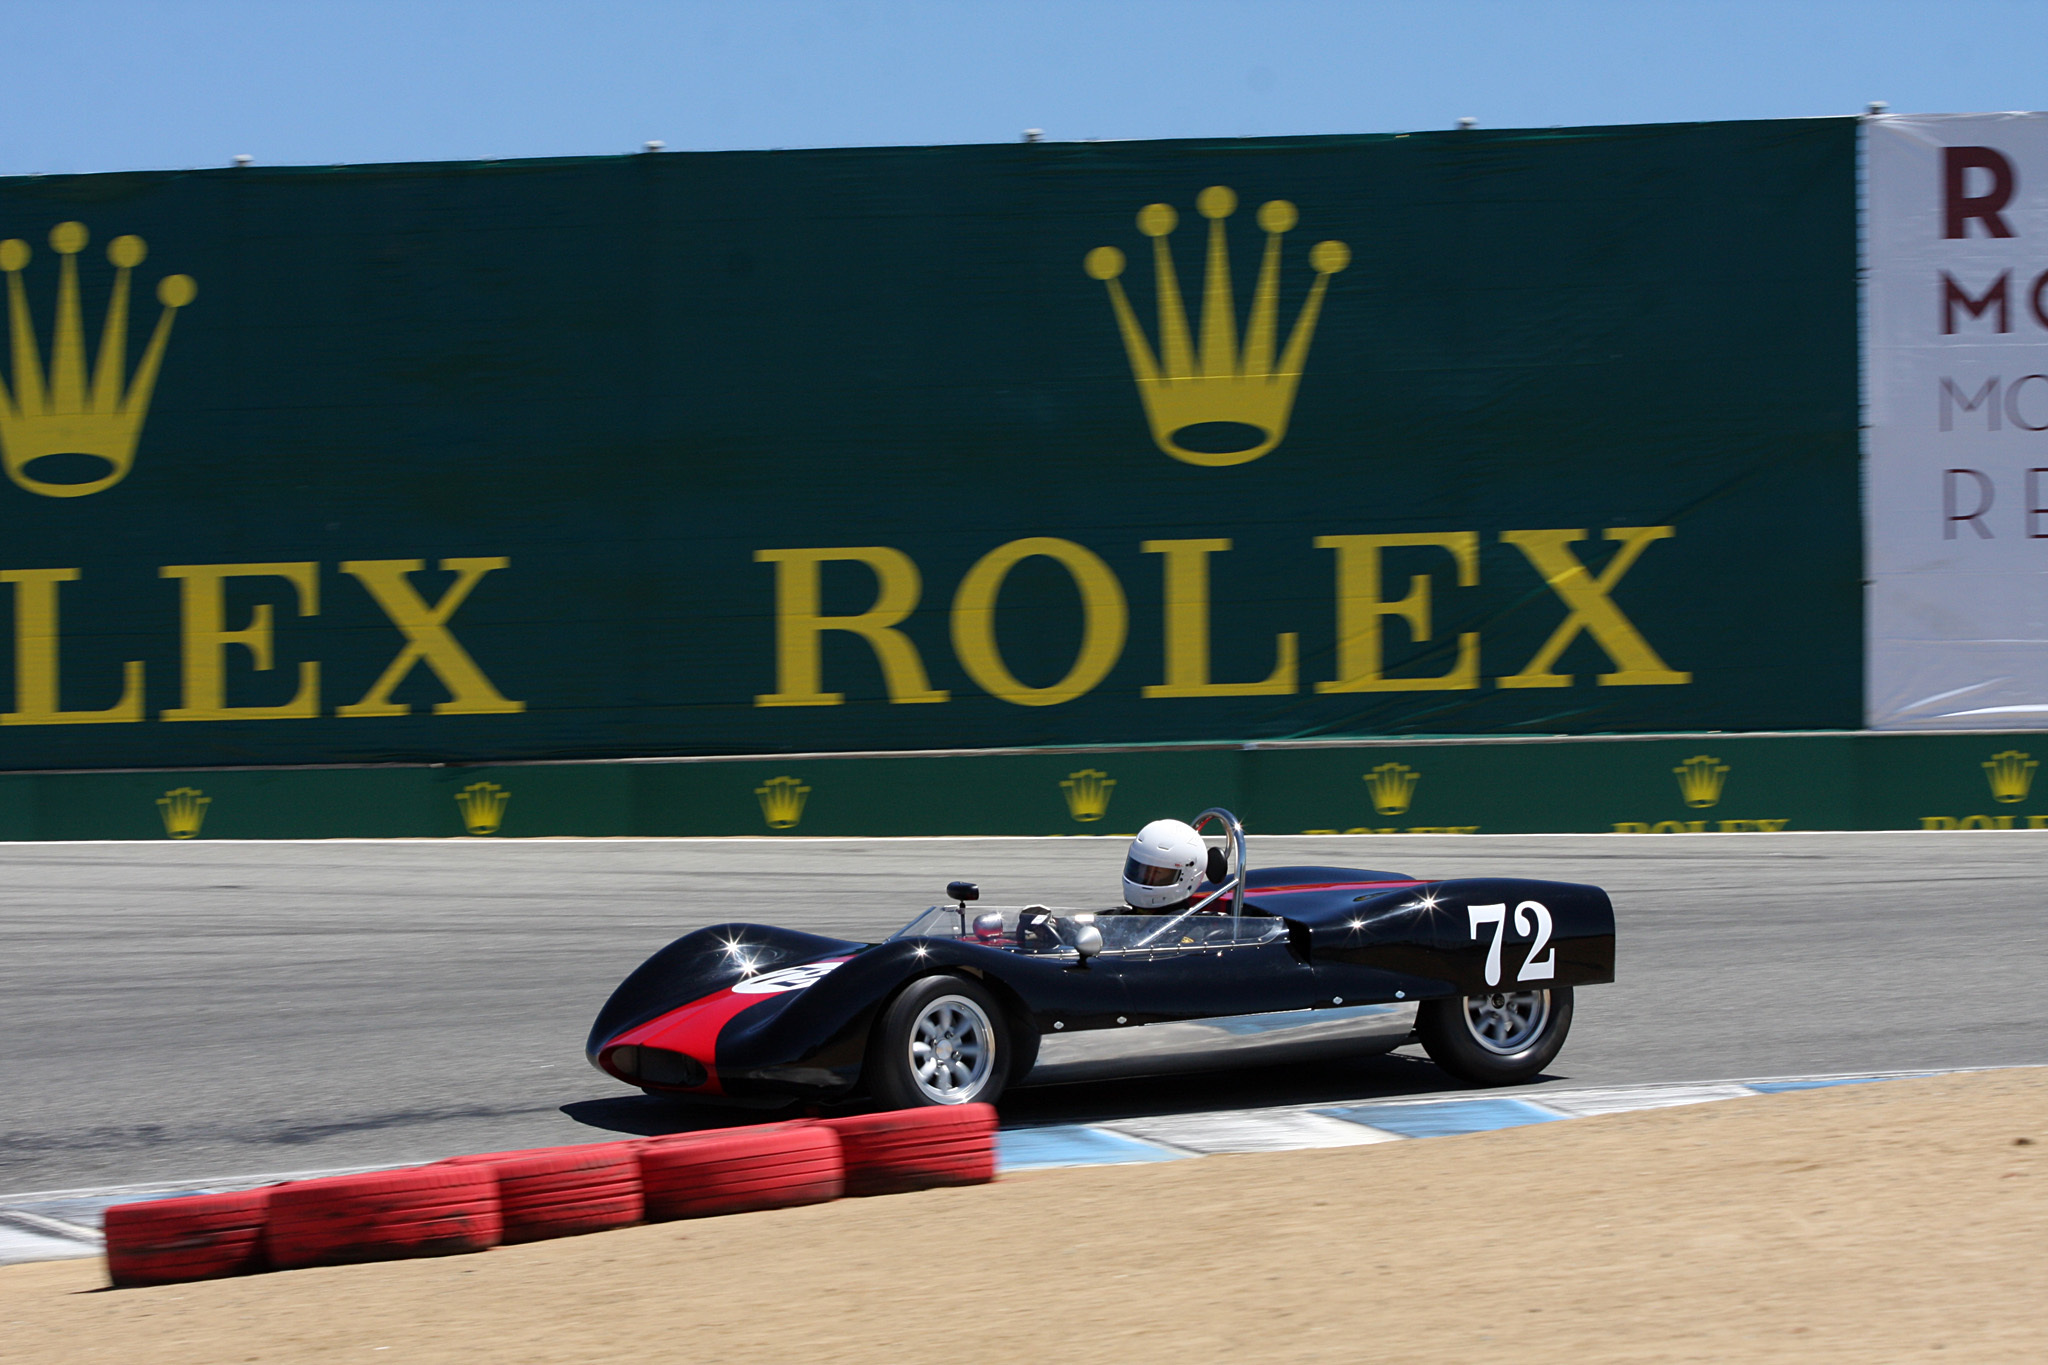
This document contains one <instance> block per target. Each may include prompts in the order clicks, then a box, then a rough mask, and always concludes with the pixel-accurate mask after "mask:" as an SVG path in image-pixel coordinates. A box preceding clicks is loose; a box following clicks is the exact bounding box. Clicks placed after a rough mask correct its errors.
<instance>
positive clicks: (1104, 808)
mask: <svg viewBox="0 0 2048 1365" xmlns="http://www.w3.org/2000/svg"><path fill="white" fill-rule="evenodd" d="M1115 790H1116V779H1115V778H1113V777H1111V776H1110V775H1109V774H1108V773H1105V772H1101V771H1099V770H1097V769H1095V768H1083V769H1081V771H1080V772H1077V773H1068V774H1067V780H1066V781H1064V782H1062V783H1060V794H1061V795H1062V796H1064V797H1066V798H1067V814H1069V815H1071V816H1073V817H1074V818H1075V819H1076V820H1079V821H1080V822H1081V823H1083V824H1086V823H1088V822H1089V821H1091V820H1100V819H1101V818H1102V817H1103V816H1104V815H1107V814H1108V813H1109V797H1110V793H1112V792H1114V791H1115Z"/></svg>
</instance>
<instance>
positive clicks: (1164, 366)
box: [1084, 185, 1351, 465]
mask: <svg viewBox="0 0 2048 1365" xmlns="http://www.w3.org/2000/svg"><path fill="white" fill-rule="evenodd" d="M1195 209H1196V211H1197V212H1199V213H1200V214H1201V215H1202V216H1203V217H1204V218H1207V219H1208V220H1209V243H1208V256H1207V260H1206V263H1205V265H1204V267H1203V271H1202V335H1201V340H1200V346H1199V349H1197V346H1196V344H1195V341H1194V339H1193V338H1191V337H1190V335H1189V333H1188V317H1187V310H1186V309H1185V308H1184V307H1183V306H1182V304H1181V294H1180V277H1179V275H1178V274H1177V273H1176V272H1175V270H1174V266H1173V251H1172V248H1171V247H1169V246H1168V245H1167V241H1166V239H1167V237H1168V236H1169V235H1170V234H1171V233H1172V232H1173V229H1174V226H1175V224H1176V223H1178V221H1179V215H1178V214H1176V213H1175V212H1174V210H1173V206H1172V205H1170V204H1148V205H1146V206H1145V207H1144V208H1143V209H1141V210H1139V212H1138V231H1139V232H1142V233H1143V234H1145V236H1147V237H1150V238H1151V239H1152V273H1153V278H1154V289H1155V290H1156V292H1157V294H1158V297H1159V352H1158V354H1157V355H1154V353H1153V351H1152V346H1151V344H1150V343H1149V342H1148V341H1147V340H1146V338H1145V329H1144V328H1142V327H1140V326H1139V325H1138V317H1137V314H1136V313H1134V312H1132V311H1131V301H1130V299H1129V298H1128V297H1126V296H1125V294H1124V287H1123V282H1122V280H1121V279H1120V278H1119V277H1120V276H1121V275H1122V274H1123V273H1124V253H1123V252H1121V251H1119V250H1117V248H1115V247H1113V246H1099V247H1096V248H1095V250H1093V251H1091V252H1089V253H1088V257H1087V260H1086V261H1085V263H1084V264H1085V266H1086V268H1087V271H1088V273H1089V274H1090V275H1091V276H1093V277H1094V278H1096V279H1098V280H1101V281H1103V282H1104V283H1105V284H1107V285H1108V286H1109V306H1110V308H1111V309H1112V310H1113V311H1114V312H1115V314H1116V325H1117V330H1118V331H1120V332H1121V333H1122V334H1123V340H1124V354H1125V355H1126V356H1127V357H1128V358H1129V360H1130V364H1131V377H1132V378H1133V379H1135V380H1136V381H1137V384H1138V396H1139V397H1140V398H1141V399H1143V400H1144V404H1145V417H1146V420H1147V421H1148V422H1150V423H1151V426H1152V439H1153V440H1154V441H1156V442H1157V443H1158V445H1159V448H1160V449H1161V450H1163V451H1165V452H1166V453H1167V454H1169V455H1171V456H1173V457H1174V458H1175V459H1176V460H1185V461H1186V462H1187V463H1189V464H1198V465H1232V464H1245V463H1247V462H1248V461H1251V460H1256V459H1258V458H1259V457H1260V456H1261V455H1264V454H1265V453H1266V452H1267V451H1269V450H1271V449H1272V448H1273V447H1275V446H1277V445H1279V444H1280V442H1281V440H1282V439H1283V438H1284V437H1285V436H1286V435H1287V418H1288V415H1289V414H1290V413H1291V412H1292V411H1293V409H1294V389H1295V385H1296V384H1298V383H1299V382H1300V380H1301V371H1302V367H1303V365H1305V364H1306V363H1307V361H1308V347H1309V342H1310V340H1311V339H1313V338H1314V336H1315V331H1316V319H1317V317H1318V316H1320V315H1321V313H1322V309H1323V295H1324V294H1325V293H1326V292H1327V291H1328V289H1329V285H1330V276H1332V275H1334V274H1336V273H1337V272H1338V271H1340V270H1342V269H1343V268H1344V267H1345V266H1347V265H1349V264H1351V248H1349V247H1347V246H1345V245H1344V243H1342V242H1318V243H1317V244H1316V245H1315V246H1314V247H1313V248H1311V249H1310V251H1309V253H1308V262H1309V264H1310V265H1311V266H1312V267H1314V269H1315V272H1316V282H1315V283H1314V284H1313V285H1311V286H1310V287H1309V291H1308V300H1307V301H1306V302H1305V303H1303V304H1302V306H1301V312H1300V314H1299V315H1298V316H1297V317H1296V318H1295V320H1294V331H1293V332H1292V333H1291V334H1290V335H1289V336H1288V338H1287V344H1286V346H1285V347H1284V348H1283V349H1282V350H1281V351H1280V352H1279V354H1278V356H1277V357H1276V356H1275V354H1274V347H1275V345H1276V344H1277V342H1278V337H1279V321H1280V239H1281V238H1282V237H1284V236H1285V235H1286V234H1287V233H1288V232H1289V231H1290V230H1291V229H1292V228H1293V227H1294V225H1295V223H1296V221H1297V220H1298V219H1299V216H1300V215H1299V214H1298V213H1297V212H1296V210H1295V207H1294V205H1292V204H1290V203H1288V202H1287V201H1286V200H1284V199H1275V200H1272V201H1270V202H1268V203H1266V204H1263V205H1261V206H1260V208H1259V214H1258V221H1259V226H1260V227H1261V228H1262V229H1264V230H1265V233H1266V251H1265V256H1264V259H1263V260H1262V261H1261V262H1260V265H1259V280H1258V284H1257V286H1256V288H1255V289H1254V291H1253V294H1252V310H1251V317H1250V319H1249V320H1248V321H1247V323H1246V326H1245V333H1244V344H1243V346H1242V347H1240V346H1239V345H1238V339H1237V309H1236V307H1235V305H1234V304H1233V303H1232V300H1231V290H1230V251H1229V244H1228V242H1227V240H1226V237H1225V233H1224V227H1223V220H1224V219H1226V218H1228V217H1230V215H1231V214H1233V213H1235V212H1236V211H1237V193H1236V191H1234V190H1231V189H1228V188H1226V187H1225V186H1222V185H1211V186H1210V187H1209V188H1208V189H1206V190H1203V191H1202V192H1201V193H1200V194H1199V195H1197V196H1195ZM1209 423H1229V424H1233V425H1235V426H1237V427H1243V428H1252V429H1254V430H1255V432H1256V439H1252V440H1250V443H1249V444H1247V445H1244V446H1242V447H1241V448H1238V449H1234V450H1226V451H1221V452H1218V451H1203V450H1191V449H1189V448H1188V447H1187V446H1186V445H1184V444H1182V443H1181V441H1180V440H1179V439H1178V438H1180V437H1183V436H1187V435H1188V434H1189V429H1190V428H1192V427H1200V426H1204V425H1207V424H1209ZM1190 439H1193V438H1192V437H1190ZM1248 439H1249V438H1248ZM1201 444H1205V445H1206V444H1210V442H1208V441H1203V442H1201ZM1217 444H1225V442H1217Z"/></svg>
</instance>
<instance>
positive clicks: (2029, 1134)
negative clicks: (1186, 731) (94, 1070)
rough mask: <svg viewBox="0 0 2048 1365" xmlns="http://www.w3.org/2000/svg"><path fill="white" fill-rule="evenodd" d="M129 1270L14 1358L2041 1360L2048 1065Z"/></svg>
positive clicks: (55, 1270) (96, 1279) (6, 1350)
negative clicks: (233, 1273) (427, 1246)
mask: <svg viewBox="0 0 2048 1365" xmlns="http://www.w3.org/2000/svg"><path fill="white" fill-rule="evenodd" d="M100 1284H101V1271H100V1269H99V1266H98V1264H97V1263H96V1262H92V1261H86V1262H61V1263H55V1264H46V1265H31V1266H19V1267H13V1268H10V1269H5V1270H0V1358H4V1359H6V1360H8V1361H64V1362H80V1361H120V1362H134V1361H145V1362H150V1365H178V1362H186V1361H191V1362H204V1363H205V1365H217V1363H218V1362H237V1361H322V1362H325V1361H362V1362H372V1363H373V1365H374V1363H376V1362H398V1361H506V1362H515V1361H516V1362H535V1363H539V1362H557V1361H607V1362H610V1361H619V1360H632V1359H641V1358H645V1359H650V1360H663V1361H690V1362H712V1361H749V1362H752V1361H761V1362H782V1361H804V1362H811V1361H855V1362H874V1363H875V1365H884V1363H887V1365H898V1363H899V1362H900V1363H905V1365H907V1363H911V1362H923V1361H934V1362H937V1361H945V1362H985V1361H1043V1362H1046V1365H1081V1362H1093V1361H1105V1362H1119V1363H1120V1365H1121V1363H1124V1362H1151V1361H1160V1362H1171V1363H1172V1365H1191V1363H1192V1362H1201V1361H1212V1360H1215V1361H1221V1360H1229V1361H1233V1362H1236V1361H1267V1360H1273V1361H1297V1360H1300V1361H1312V1360H1321V1361H1343V1362H1354V1361H1374V1362H1381V1361H1416V1362H1423V1361H1427V1362H1441V1361H1447V1360H1452V1359H1457V1358H1462V1359H1468V1360H1485V1359H1500V1360H1512V1361H1515V1362H1517V1365H1528V1363H1530V1362H1545V1361H1559V1362H1564V1361H1571V1362H1587V1361H1607V1360H1628V1361H1665V1360H1672V1361H1678V1360H1716V1361H1732V1360H1739V1361H1756V1360H1772V1359H1780V1358H1796V1359H1819V1360H1837V1359H1838V1360H1843V1361H1850V1360H1854V1361H1859V1362H1863V1361H1878V1360H1882V1361H1907V1360H1944V1361H1966V1360H1967V1361H1971V1362H1983V1361H2003V1360H2020V1359H2033V1358H2035V1357H2037V1356H2038V1354H2039V1353H2040V1352H2041V1350H2042V1349H2043V1346H2044V1344H2048V1070H2044V1071H2006V1072H1996V1073H1988V1074H1979V1075H1968V1076H1947V1077H1936V1078H1932V1079H1927V1080H1913V1081H1894V1082H1890V1083H1886V1084H1881V1085H1865V1086H1853V1087H1845V1088H1841V1089H1834V1090H1825V1091H1814V1092H1807V1093H1801V1094H1789V1095H1776V1096H1767V1097H1762V1098H1757V1099H1743V1100H1731V1101H1726V1102H1722V1103H1716V1104H1707V1105H1699V1106H1696V1107H1692V1108H1687V1109H1677V1110H1663V1111H1658V1112H1652V1113H1641V1114H1619V1115H1613V1116H1610V1117H1604V1118H1592V1119H1581V1120H1577V1121H1574V1122H1571V1123H1556V1124H1548V1125H1543V1126H1539V1127H1534V1128H1521V1129H1515V1130H1511V1131H1507V1132H1501V1133H1488V1134H1481V1135H1476V1136H1472V1137H1458V1138H1440V1139H1433V1140H1429V1141H1424V1142H1409V1143H1387V1144H1383V1145H1379V1146H1370V1147H1354V1148H1344V1149H1337V1150H1327V1151H1313V1152H1289V1153H1281V1154H1277V1155H1260V1156H1229V1157H1210V1158H1206V1159H1202V1160H1194V1161H1183V1162H1175V1163H1172V1164H1169V1165H1157V1166H1140V1167H1129V1166H1127V1167H1113V1168H1096V1169H1087V1170H1071V1171H1053V1172H1045V1173H1042V1174H1038V1175H1031V1176H1024V1177H1017V1178H1012V1179H1009V1180H1005V1181H1003V1182H1001V1183H999V1184H996V1185H992V1186H983V1187H979V1188H975V1189H965V1190H943V1191H929V1192H926V1193H922V1194H914V1195H898V1196H894V1197H891V1198H884V1199H872V1200H847V1201H843V1202H841V1203H837V1204H831V1205H826V1206H823V1207H819V1208H810V1209H796V1210H789V1211H785V1212H778V1213H765V1214H751V1215H746V1216H741V1217H735V1218H724V1219H715V1220H707V1221H700V1222H692V1223H670V1224H665V1225H661V1226H657V1227H644V1228H632V1229H628V1230H625V1231H622V1232H614V1233H607V1234H603V1235H600V1236H593V1237H583V1238H577V1239H572V1240H568V1241H561V1242H550V1243H542V1244H538V1245H534V1246H526V1247H517V1248H501V1249H500V1250H497V1251H492V1252H488V1253H486V1254H484V1255H479V1256H467V1257H457V1258H451V1259H446V1260H435V1261H413V1262H405V1263H398V1264H390V1265H378V1266H355V1267H347V1268H339V1269H328V1270H303V1271H297V1272H294V1273H290V1274H276V1275H265V1276H257V1277H252V1278H248V1279H242V1280H229V1281H217V1282H212V1283H206V1284H196V1285H184V1286H171V1287H165V1288H160V1289H147V1290H129V1291H125V1292H119V1293H116V1292H110V1291H102V1290H100V1289H99V1285H100Z"/></svg>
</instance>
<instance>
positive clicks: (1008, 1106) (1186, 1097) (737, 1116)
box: [562, 1052, 1562, 1137]
mask: <svg viewBox="0 0 2048 1365" xmlns="http://www.w3.org/2000/svg"><path fill="white" fill-rule="evenodd" d="M1544 1079H1546V1080H1555V1079H1562V1078H1560V1077H1552V1076H1547V1077H1545V1078H1544ZM1447 1091H1448V1092H1454V1093H1472V1092H1470V1091H1468V1090H1466V1088H1465V1087H1463V1086H1461V1085H1459V1083H1458V1082H1457V1081H1456V1080H1454V1079H1453V1078H1452V1077H1451V1076H1449V1075H1448V1074H1446V1073H1445V1072H1443V1071H1441V1070H1439V1069H1438V1068H1437V1066H1436V1064H1435V1063H1433V1062H1431V1061H1429V1060H1428V1059H1427V1058H1424V1057H1419V1056H1411V1055H1407V1054H1404V1053H1398V1052H1397V1053H1387V1054H1384V1055H1381V1056H1374V1057H1357V1058H1343V1059H1337V1060H1334V1061H1316V1062H1300V1063H1292V1064H1288V1065H1280V1066H1273V1065H1268V1066H1260V1067H1238V1068H1234V1069H1231V1070H1217V1071H1202V1072H1193V1073H1187V1074H1182V1075H1169V1076H1137V1077H1129V1078H1125V1079H1120V1080H1102V1081H1081V1082H1075V1083H1072V1084H1067V1085H1047V1086H1035V1087H1027V1088H1024V1089H1020V1090H1012V1091H1011V1092H1010V1093H1009V1094H1007V1095H1005V1096H1004V1097H1003V1098H1002V1101H1001V1102H1000V1103H999V1104H998V1105H997V1106H996V1107H997V1110H998V1112H1000V1114H1001V1115H1002V1123H1003V1126H1004V1127H1005V1128H1017V1127H1035V1126H1038V1125H1042V1124H1054V1123H1111V1122H1114V1121H1116V1120H1118V1119H1129V1118H1139V1117H1152V1116H1156V1115H1161V1114H1187V1113H1201V1112H1206V1111H1209V1110H1216V1109H1269V1108H1277V1107H1281V1106H1288V1105H1304V1104H1344V1103H1353V1102H1357V1101H1361V1100H1364V1101H1371V1100H1391V1099H1410V1098H1414V1097H1417V1096H1422V1095H1436V1094H1442V1093H1445V1092H1447ZM869 1107H871V1106H868V1105H865V1104H862V1103H857V1102H856V1103H853V1104H848V1105H843V1106H841V1105H834V1106H823V1107H821V1106H816V1105H812V1106H802V1105H792V1106H788V1107H785V1108H781V1109H739V1108H734V1107H731V1106H728V1105H710V1104H692V1103H689V1102H687V1101H682V1100H669V1099H658V1098H655V1097H654V1096H651V1095H630V1096H626V1095H621V1096H615V1097H608V1098H605V1099H593V1100H578V1101H576V1102H574V1103H571V1104H565V1105H563V1106H562V1112H563V1113H564V1114H566V1115H568V1116H569V1117H570V1118H572V1119H574V1120H575V1121H576V1122H578V1123H581V1124H586V1125H588V1126H590V1127H592V1128H602V1129H604V1130H606V1131H607V1132H613V1133H629V1134H633V1135H635V1136H639V1137H659V1136H662V1135H664V1134H668V1133H689V1132H698V1131H703V1130H706V1129H716V1128H739V1127H747V1126H751V1125H754V1124H760V1123H774V1122H777V1121H778V1120H782V1119H789V1118H799V1117H803V1116H805V1115H817V1114H832V1113H851V1112H857V1111H859V1110H861V1109H864V1108H869Z"/></svg>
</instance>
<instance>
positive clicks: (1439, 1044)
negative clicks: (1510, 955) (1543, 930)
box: [1415, 986, 1572, 1085]
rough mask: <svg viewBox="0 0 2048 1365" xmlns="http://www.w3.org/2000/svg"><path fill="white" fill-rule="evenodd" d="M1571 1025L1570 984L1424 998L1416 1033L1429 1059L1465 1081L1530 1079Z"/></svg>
mask: <svg viewBox="0 0 2048 1365" xmlns="http://www.w3.org/2000/svg"><path fill="white" fill-rule="evenodd" d="M1571 1026H1572V992H1571V987H1569V986H1560V987H1557V988H1555V989H1553V990H1547V991H1492V992H1489V993H1488V994H1486V995H1453V996H1449V997H1447V998H1445V999H1442V1000H1425V1001H1423V1002H1422V1005H1421V1007H1420V1008H1419V1009H1418V1010H1417V1011H1416V1014H1415V1032H1416V1034H1417V1035H1418V1036H1420V1037H1421V1039H1422V1046H1423V1048H1424V1049H1425V1050H1426V1051H1427V1052H1428V1053H1429V1059H1430V1060H1431V1061H1433V1062H1435V1063H1436V1064H1437V1065H1438V1066H1440V1067H1442V1068H1443V1069H1444V1070H1446V1071H1448V1072H1450V1073H1451V1074H1452V1075H1453V1076H1456V1077H1457V1078H1458V1079H1459V1080H1461V1081H1464V1082H1465V1083H1466V1084H1468V1085H1520V1084H1521V1083H1522V1082H1523V1081H1529V1080H1534V1079H1535V1078H1536V1077H1537V1076H1538V1075H1540V1074H1541V1073H1542V1071H1543V1068H1544V1067H1546V1066H1549V1065H1550V1063H1551V1061H1552V1060H1553V1059H1554V1058H1555V1057H1556V1056H1557V1050H1558V1049H1559V1048H1561V1047H1563V1046H1564V1036H1565V1034H1566V1033H1568V1032H1570V1031H1571Z"/></svg>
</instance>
